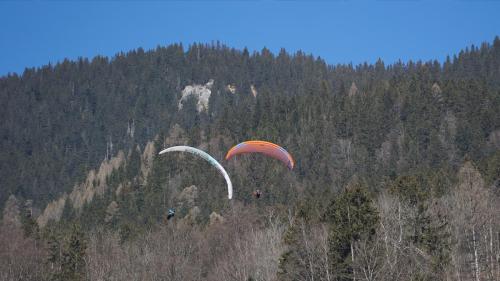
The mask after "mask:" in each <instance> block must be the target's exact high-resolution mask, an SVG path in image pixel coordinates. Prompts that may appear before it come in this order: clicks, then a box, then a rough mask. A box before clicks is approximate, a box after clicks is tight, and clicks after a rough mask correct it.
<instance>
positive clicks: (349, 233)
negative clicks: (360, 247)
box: [325, 181, 379, 280]
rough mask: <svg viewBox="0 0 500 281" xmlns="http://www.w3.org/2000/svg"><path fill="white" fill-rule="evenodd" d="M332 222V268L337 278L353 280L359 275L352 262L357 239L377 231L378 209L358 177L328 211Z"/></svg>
mask: <svg viewBox="0 0 500 281" xmlns="http://www.w3.org/2000/svg"><path fill="white" fill-rule="evenodd" d="M325 219H326V220H327V222H328V223H329V234H328V243H329V260H330V262H331V264H330V266H331V269H330V270H331V272H332V273H333V274H335V275H336V277H337V280H351V279H353V278H354V277H355V274H356V273H355V272H354V271H353V268H352V262H353V261H354V260H355V258H356V257H355V256H354V253H353V249H354V243H356V242H357V241H359V240H360V239H369V238H370V237H371V236H373V235H374V234H375V229H376V226H377V224H378V220H379V218H378V212H377V210H376V209H375V207H374V206H373V202H372V199H371V197H370V195H369V193H368V191H367V188H366V186H365V184H363V183H361V182H359V181H354V182H351V183H350V184H349V185H348V187H347V188H346V190H345V191H344V192H343V193H342V194H341V195H339V196H338V197H337V198H336V199H334V200H333V201H332V202H331V204H330V206H329V207H328V209H327V211H326V213H325Z"/></svg>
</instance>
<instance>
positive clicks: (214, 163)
mask: <svg viewBox="0 0 500 281" xmlns="http://www.w3.org/2000/svg"><path fill="white" fill-rule="evenodd" d="M173 151H178V152H189V153H191V154H194V155H197V156H200V157H201V158H203V159H205V160H207V161H208V162H209V163H210V164H211V165H212V166H214V167H215V168H217V170H219V172H220V173H221V174H222V175H223V176H224V179H226V183H227V193H228V196H227V197H228V198H229V199H231V198H232V197H233V184H232V183H231V179H230V178H229V175H228V174H227V172H226V170H224V168H223V167H222V166H221V164H219V162H217V160H215V159H214V158H213V157H212V156H210V155H209V154H208V153H206V152H205V151H203V150H199V149H197V148H194V147H190V146H184V145H181V146H172V147H169V148H167V149H164V150H162V151H160V153H159V154H164V153H167V152H173Z"/></svg>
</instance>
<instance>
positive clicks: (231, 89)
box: [226, 84, 236, 94]
mask: <svg viewBox="0 0 500 281" xmlns="http://www.w3.org/2000/svg"><path fill="white" fill-rule="evenodd" d="M226 90H227V91H228V92H230V93H231V94H236V86H235V85H231V84H227V86H226Z"/></svg>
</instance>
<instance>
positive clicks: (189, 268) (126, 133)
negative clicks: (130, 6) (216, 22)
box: [0, 37, 500, 280]
mask: <svg viewBox="0 0 500 281" xmlns="http://www.w3.org/2000/svg"><path fill="white" fill-rule="evenodd" d="M0 101H1V102H0V104H1V105H2V110H1V111H0V119H1V120H2V123H1V125H0V135H1V141H0V143H1V144H0V145H1V150H0V165H1V166H0V186H1V187H2V189H1V190H0V206H2V207H4V210H5V211H4V218H3V220H2V226H1V227H2V229H3V231H2V237H0V243H2V244H1V245H0V249H4V251H3V254H2V255H3V256H0V269H1V271H2V272H5V273H4V275H2V276H1V277H0V279H2V278H3V279H6V280H19V279H23V280H24V279H26V280H40V279H52V280H78V279H81V280H85V279H91V280H100V279H103V278H104V279H106V278H109V279H112V280H114V279H116V280H126V279H134V278H136V279H139V280H158V279H167V280H276V279H278V280H353V279H362V280H445V279H446V280H472V279H474V280H498V279H499V278H500V239H499V237H500V217H499V215H498V214H499V213H500V197H499V196H500V113H499V112H500V39H499V38H498V37H497V38H495V39H494V41H493V43H492V44H489V43H484V44H483V45H482V46H481V47H475V46H471V47H470V48H467V49H465V50H464V51H462V52H460V53H459V54H458V55H456V56H453V57H452V58H449V59H447V60H446V61H445V62H444V63H442V64H441V63H439V62H437V61H432V62H411V61H410V62H407V63H403V62H400V63H395V64H392V65H385V64H384V63H383V62H382V61H378V62H376V63H375V64H374V65H370V64H363V65H357V66H353V65H336V66H331V65H328V64H327V63H326V62H324V61H323V60H322V59H321V58H315V57H313V56H311V55H306V54H304V53H301V52H298V53H295V54H288V53H287V52H286V51H285V50H282V51H281V52H280V53H279V54H277V55H275V54H272V53H271V52H270V51H269V50H267V49H263V50H262V51H261V52H256V53H252V54H250V53H249V52H248V51H247V50H246V49H245V50H243V51H240V50H235V49H230V48H228V47H226V46H221V45H219V44H215V45H201V44H196V45H192V46H190V47H189V48H188V49H187V50H185V49H184V47H183V46H181V45H171V46H168V47H158V48H157V49H155V50H151V51H144V50H142V49H138V50H136V51H132V52H129V53H127V54H118V55H116V56H115V57H113V58H111V59H109V58H103V57H97V58H94V59H92V60H88V59H83V58H82V59H79V60H78V61H64V62H62V63H59V64H57V65H53V66H51V65H49V66H45V67H42V68H40V69H27V70H25V72H24V73H23V74H22V75H9V76H6V77H3V78H1V79H0ZM250 139H261V140H268V141H272V142H275V143H278V144H280V145H281V146H283V147H284V148H286V150H287V151H288V152H290V153H291V154H292V155H293V157H294V159H295V162H296V166H295V167H294V169H293V170H291V171H290V170H288V169H287V168H286V167H285V166H284V165H282V164H281V163H279V162H278V161H276V160H274V159H270V158H266V157H263V156H262V155H245V156H239V157H236V158H235V159H231V160H230V161H224V155H225V153H226V152H227V151H228V150H229V149H230V148H231V147H232V146H233V145H235V144H237V143H239V142H242V141H245V140H250ZM173 145H189V146H194V147H198V148H201V149H203V150H204V151H207V152H208V153H210V154H211V155H213V156H214V157H215V158H216V159H217V160H219V161H220V162H221V163H222V165H223V166H224V167H225V168H226V170H227V171H228V173H229V175H230V177H231V180H232V181H233V185H234V198H233V199H232V200H231V201H229V200H227V196H226V191H225V183H224V179H223V178H222V177H221V176H220V174H218V173H217V171H216V170H215V169H213V167H212V166H210V165H209V164H207V163H205V162H203V161H199V159H198V158H196V157H193V156H190V155H182V154H172V155H162V156H157V154H158V152H159V151H160V150H161V149H163V148H165V147H168V146H173ZM256 189H259V190H262V191H263V196H262V197H261V198H260V199H256V198H254V197H252V196H251V193H252V191H254V190H256ZM10 195H15V197H14V196H11V197H10V198H9V196H10ZM7 198H9V199H8V200H7ZM49 203H50V204H49ZM47 204H48V205H47ZM172 207H175V208H176V209H177V213H176V216H175V218H174V219H173V220H169V221H167V220H166V212H167V210H168V209H169V208H172ZM21 233H24V235H20V234H21ZM23 237H24V238H23ZM9 241H16V243H19V245H24V246H23V249H24V250H23V251H22V252H21V253H19V252H18V253H16V251H15V247H13V246H12V245H13V244H11V243H10V242H9ZM2 247H3V248H2ZM111 261H113V262H111ZM13 264H17V265H18V267H14V269H12V265H13ZM49 265H50V266H49ZM8 266H10V267H9V270H8V271H5V270H4V269H6V268H8ZM19 272H22V273H23V274H24V275H22V277H20V276H21V275H16V274H17V273H19ZM133 276H135V277H133ZM106 280H107V279H106Z"/></svg>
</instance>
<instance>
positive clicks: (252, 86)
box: [250, 85, 258, 98]
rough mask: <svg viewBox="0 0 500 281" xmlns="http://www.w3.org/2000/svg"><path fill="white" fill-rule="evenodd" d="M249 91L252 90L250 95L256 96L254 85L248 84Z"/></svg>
mask: <svg viewBox="0 0 500 281" xmlns="http://www.w3.org/2000/svg"><path fill="white" fill-rule="evenodd" d="M250 91H252V95H253V97H254V98H256V97H257V94H258V93H257V89H255V86H254V85H250Z"/></svg>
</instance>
